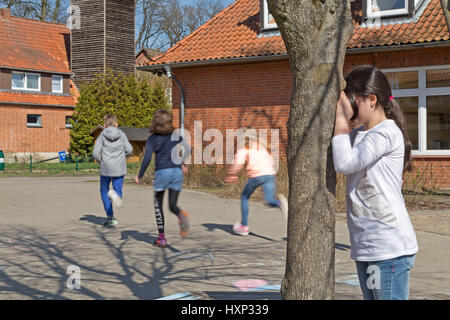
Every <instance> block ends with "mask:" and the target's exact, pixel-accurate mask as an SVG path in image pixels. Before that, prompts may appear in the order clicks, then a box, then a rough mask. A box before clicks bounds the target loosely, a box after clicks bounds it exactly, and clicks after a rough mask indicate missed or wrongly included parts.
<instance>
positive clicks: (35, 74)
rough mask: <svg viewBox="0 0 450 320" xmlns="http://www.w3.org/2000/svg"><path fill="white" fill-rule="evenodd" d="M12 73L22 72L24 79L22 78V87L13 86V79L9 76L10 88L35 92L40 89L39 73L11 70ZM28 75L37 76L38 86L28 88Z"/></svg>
mask: <svg viewBox="0 0 450 320" xmlns="http://www.w3.org/2000/svg"><path fill="white" fill-rule="evenodd" d="M13 74H22V75H24V79H23V84H24V87H23V88H19V87H14V86H13V81H12V78H11V89H12V90H21V91H36V92H38V91H41V75H40V74H39V73H31V72H17V71H13ZM28 75H34V76H38V88H37V89H34V88H28Z"/></svg>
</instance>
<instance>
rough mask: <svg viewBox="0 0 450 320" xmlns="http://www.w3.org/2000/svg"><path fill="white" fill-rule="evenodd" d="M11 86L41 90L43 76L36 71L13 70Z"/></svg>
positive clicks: (17, 88)
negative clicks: (22, 71)
mask: <svg viewBox="0 0 450 320" xmlns="http://www.w3.org/2000/svg"><path fill="white" fill-rule="evenodd" d="M11 88H12V89H14V90H31V91H41V76H40V75H39V74H35V73H21V72H13V74H12V83H11Z"/></svg>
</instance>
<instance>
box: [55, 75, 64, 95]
mask: <svg viewBox="0 0 450 320" xmlns="http://www.w3.org/2000/svg"><path fill="white" fill-rule="evenodd" d="M55 78H58V79H59V81H60V83H61V90H60V91H56V90H54V89H53V79H55ZM63 86H64V81H63V77H62V76H52V92H53V93H63V92H64V87H63Z"/></svg>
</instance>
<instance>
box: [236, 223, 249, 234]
mask: <svg viewBox="0 0 450 320" xmlns="http://www.w3.org/2000/svg"><path fill="white" fill-rule="evenodd" d="M233 231H234V233H236V234H239V235H241V236H247V235H248V234H249V229H248V226H243V225H242V224H240V223H239V222H236V223H235V224H234V226H233Z"/></svg>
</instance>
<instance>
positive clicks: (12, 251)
mask: <svg viewBox="0 0 450 320" xmlns="http://www.w3.org/2000/svg"><path fill="white" fill-rule="evenodd" d="M103 231H104V229H103V228H99V227H97V226H92V228H91V229H90V230H84V231H80V233H76V235H75V236H71V235H68V233H67V232H61V233H58V234H44V233H42V232H40V231H38V230H36V229H34V228H30V227H24V226H20V227H8V229H3V230H1V232H0V234H1V237H0V266H1V267H2V269H1V270H0V299H5V298H6V299H36V300H41V299H52V300H55V299H56V300H63V299H96V300H103V299H142V300H145V299H157V298H160V297H162V296H164V295H167V293H168V291H167V290H170V288H178V287H181V286H182V287H187V288H190V287H192V286H195V287H196V288H199V287H200V288H205V290H206V289H207V288H209V289H211V283H214V282H215V283H218V284H219V286H218V288H219V290H218V291H221V290H225V291H227V290H233V289H234V287H233V286H232V281H231V280H234V279H236V278H241V277H248V276H249V271H251V272H253V274H252V276H253V277H267V273H266V271H265V270H263V269H262V268H261V267H258V268H257V269H256V270H254V269H251V268H252V267H250V266H247V265H246V264H241V263H240V262H239V261H231V260H230V259H228V258H227V257H228V256H229V254H230V243H229V242H226V241H220V242H216V243H214V242H208V243H205V242H204V241H201V239H202V237H204V236H202V235H198V236H196V235H194V236H193V237H192V238H191V240H192V242H191V243H192V245H190V244H189V245H188V246H187V245H186V244H180V245H181V246H182V247H183V248H184V249H183V251H180V250H178V249H176V248H167V249H160V248H156V247H153V246H148V244H149V243H151V242H152V240H153V236H152V235H149V234H145V233H140V232H138V231H135V230H128V231H123V232H122V233H121V234H120V235H121V238H120V239H118V237H116V236H117V234H115V233H111V232H103ZM153 248H154V249H153ZM234 249H235V250H238V251H239V252H240V254H241V255H244V256H249V257H250V256H251V257H252V258H254V259H259V260H261V261H263V259H264V257H265V253H267V252H268V250H271V251H270V252H273V245H272V243H267V244H264V243H262V244H258V245H254V246H246V245H244V244H242V245H241V244H240V243H238V244H236V246H234ZM283 252H284V250H283ZM218 256H219V257H220V259H218V258H217V257H218ZM245 261H247V260H246V259H245ZM69 266H77V267H78V268H79V270H80V273H81V289H79V290H73V289H68V288H67V284H68V279H69V276H70V275H69V274H68V273H67V270H68V267H69ZM270 268H271V270H272V269H273V268H276V267H273V266H270ZM269 274H270V275H271V277H273V276H274V270H273V271H272V272H270V273H269ZM272 281H273V280H272ZM172 282H174V284H171V283H172ZM163 288H164V292H163ZM192 288H193V287H192ZM169 292H170V291H169Z"/></svg>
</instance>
